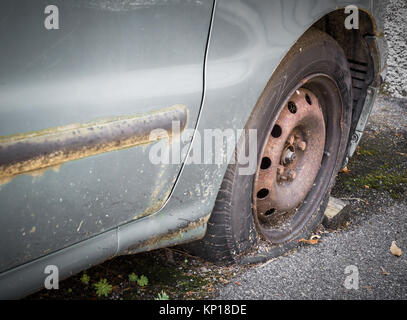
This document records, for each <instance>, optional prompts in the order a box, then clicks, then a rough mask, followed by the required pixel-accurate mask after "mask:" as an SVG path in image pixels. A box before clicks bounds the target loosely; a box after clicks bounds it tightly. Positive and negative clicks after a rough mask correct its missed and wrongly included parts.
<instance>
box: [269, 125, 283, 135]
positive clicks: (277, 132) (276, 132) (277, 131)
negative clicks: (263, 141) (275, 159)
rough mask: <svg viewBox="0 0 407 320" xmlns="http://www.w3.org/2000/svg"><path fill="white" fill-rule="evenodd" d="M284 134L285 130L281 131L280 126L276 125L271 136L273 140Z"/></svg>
mask: <svg viewBox="0 0 407 320" xmlns="http://www.w3.org/2000/svg"><path fill="white" fill-rule="evenodd" d="M282 134H283V129H281V127H280V126H279V125H278V124H276V125H275V126H274V128H273V131H272V132H271V136H272V137H273V138H280V137H281V135H282Z"/></svg>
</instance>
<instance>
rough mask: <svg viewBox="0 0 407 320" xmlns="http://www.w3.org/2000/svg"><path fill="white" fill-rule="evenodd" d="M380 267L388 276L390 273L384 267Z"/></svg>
mask: <svg viewBox="0 0 407 320" xmlns="http://www.w3.org/2000/svg"><path fill="white" fill-rule="evenodd" d="M381 268H382V273H383V274H384V275H385V276H389V275H390V273H388V272H387V271H386V269H385V268H383V267H381Z"/></svg>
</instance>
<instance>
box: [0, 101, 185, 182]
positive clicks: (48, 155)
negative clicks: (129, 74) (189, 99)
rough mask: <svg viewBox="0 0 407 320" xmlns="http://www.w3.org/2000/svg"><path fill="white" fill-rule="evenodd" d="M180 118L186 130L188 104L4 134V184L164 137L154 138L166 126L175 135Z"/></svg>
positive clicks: (0, 156)
mask: <svg viewBox="0 0 407 320" xmlns="http://www.w3.org/2000/svg"><path fill="white" fill-rule="evenodd" d="M177 120H178V121H180V123H181V130H184V128H185V125H186V121H187V109H186V107H185V106H184V105H175V106H172V107H169V108H165V109H161V110H157V111H154V112H150V113H145V114H141V115H136V116H131V117H120V118H115V119H108V120H99V121H96V122H94V123H89V124H71V125H67V126H63V127H56V128H51V129H45V130H42V131H38V132H32V133H26V134H21V135H13V136H8V137H0V184H4V183H8V182H10V181H11V180H12V179H13V178H14V177H15V176H17V175H20V174H30V175H32V176H41V175H42V174H43V173H44V172H45V171H46V170H49V169H51V168H52V169H53V170H55V171H57V172H58V170H59V167H60V166H61V165H62V164H64V163H66V162H68V161H72V160H78V159H82V158H87V157H90V156H94V155H97V154H101V153H105V152H110V151H116V150H121V149H126V148H131V147H134V146H140V145H146V144H150V143H152V142H155V141H157V140H159V139H162V138H163V137H155V140H154V139H150V138H151V137H150V132H151V131H152V130H154V129H157V128H160V129H164V130H166V131H167V132H168V135H169V136H171V134H172V133H171V129H172V127H171V126H172V121H177Z"/></svg>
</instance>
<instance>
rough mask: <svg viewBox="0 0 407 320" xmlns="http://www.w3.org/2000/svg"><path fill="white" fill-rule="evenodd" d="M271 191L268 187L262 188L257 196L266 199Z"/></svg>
mask: <svg viewBox="0 0 407 320" xmlns="http://www.w3.org/2000/svg"><path fill="white" fill-rule="evenodd" d="M269 193H270V191H269V190H268V189H261V190H260V191H259V192H257V198H259V199H264V198H266V197H267V196H268V195H269Z"/></svg>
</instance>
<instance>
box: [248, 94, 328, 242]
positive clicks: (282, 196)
mask: <svg viewBox="0 0 407 320" xmlns="http://www.w3.org/2000/svg"><path fill="white" fill-rule="evenodd" d="M325 131H326V128H325V120H324V113H323V110H322V107H321V105H320V102H319V99H318V98H317V95H316V94H314V93H313V92H312V91H311V90H308V89H306V88H299V89H297V90H295V92H294V93H293V95H292V96H291V97H290V98H289V99H288V100H287V102H286V103H285V105H284V106H283V108H282V110H281V111H280V113H279V115H278V117H277V120H276V122H275V125H274V126H273V130H272V131H271V135H270V136H269V138H268V139H267V141H266V143H265V146H264V148H263V150H264V151H263V155H262V158H261V161H260V164H259V167H258V170H257V173H256V176H255V180H254V185H253V204H254V205H253V211H254V215H255V222H256V224H257V225H258V227H260V229H261V230H273V229H277V230H278V229H284V228H290V221H291V220H292V218H293V217H294V216H295V215H296V214H297V211H298V210H297V208H298V207H299V206H301V204H302V202H303V201H304V199H305V198H306V197H307V195H308V193H309V192H310V190H311V189H312V188H313V185H314V181H315V179H316V177H317V175H318V172H319V169H320V167H321V162H322V160H323V156H324V149H325V142H326V141H325V140H326V135H325ZM263 235H264V234H263ZM265 238H266V239H267V240H271V241H272V242H278V241H275V239H271V237H269V236H268V235H267V234H266V235H265Z"/></svg>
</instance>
